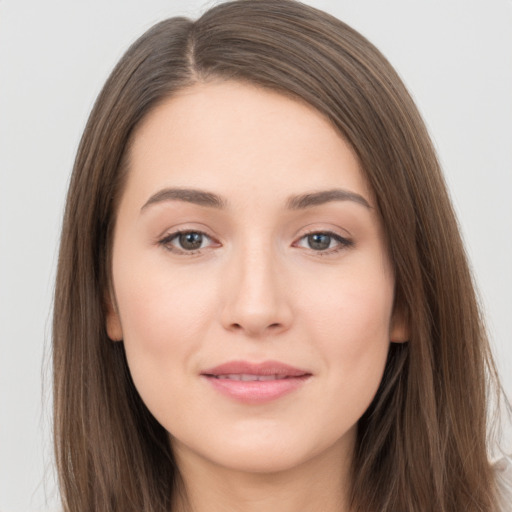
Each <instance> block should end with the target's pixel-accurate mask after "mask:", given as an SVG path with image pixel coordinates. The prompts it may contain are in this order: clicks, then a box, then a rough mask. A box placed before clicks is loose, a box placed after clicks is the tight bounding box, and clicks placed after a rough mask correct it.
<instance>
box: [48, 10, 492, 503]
mask: <svg viewBox="0 0 512 512" xmlns="http://www.w3.org/2000/svg"><path fill="white" fill-rule="evenodd" d="M54 368H55V378H54V390H55V391H54V392H55V408H54V413H55V448H56V454H57V461H58V466H59V473H60V481H61V488H62V496H63V503H64V508H65V510H69V511H73V512H75V511H81V510H123V511H127V510H148V511H149V510H155V511H156V510H162V511H163V510H173V511H189V510H194V511H203V510H269V509H279V510H283V511H286V510H295V511H296V510H322V511H331V510H338V511H349V510H350V511H365V512H367V511H374V510H375V511H377V510H378V511H393V512H397V511H413V510H414V511H422V512H423V511H427V510H432V511H433V510H435V511H459V510H469V511H472V510H473V511H477V510H478V511H494V510H497V508H496V507H498V500H499V499H500V496H499V493H498V490H497V485H496V479H495V474H494V470H493V468H492V467H491V466H490V464H489V462H488V453H487V442H486V436H487V430H488V426H487V421H486V407H487V403H488V399H489V396H490V395H489V393H493V391H492V390H493V389H494V388H493V386H497V384H496V376H495V370H494V366H493V363H492V359H491V356H490V353H489V349H488V345H487V341H486V337H485V333H484V330H483V327H482V324H481V320H480V313H479V311H478V307H477V303H476V300H475V294H474V291H473V285H472V280H471V276H470V273H469V270H468V266H467V262H466V257H465V254H464V249H463V247H462V243H461V240H460V235H459V233H458V228H457V223H456V220H455V216H454V213H453V210H452V207H451V205H450V202H449V199H448V196H447V193H446V189H445V185H444V182H443V179H442V176H441V173H440V170H439V166H438V163H437V160H436V157H435V153H434V150H433V148H432V145H431V142H430V139H429V137H428V134H427V132H426V129H425V127H424V125H423V122H422V121H421V118H420V116H419V114H418V112H417V110H416V108H415V106H414V104H413V102H412V100H411V99H410V97H409V95H408V93H407V91H406V90H405V88H404V86H403V84H402V83H401V81H400V80H399V78H398V77H397V75H396V73H395V72H394V70H393V69H392V68H391V66H390V65H389V64H388V63H387V61H386V60H385V58H384V57H383V56H382V55H381V54H380V53H379V52H378V50H376V49H375V48H374V47H373V46H372V45H371V44H370V43H369V42H368V41H366V40H365V39H364V38H363V37H362V36H361V35H359V34H358V33H356V32H355V31H354V30H352V29H351V28H349V27H347V26H346V25H344V24H343V23H342V22H340V21H338V20H336V19H334V18H332V17H330V16H328V15H327V14H324V13H322V12H320V11H317V10H315V9H313V8H310V7H306V6H304V5H302V4H300V3H298V2H293V1H289V0H279V1H275V0H268V1H266V0H258V1H239V2H230V3H226V4H222V5H220V6H217V7H214V8H212V9H211V10H210V11H208V12H207V13H205V14H204V15H203V16H202V17H201V18H200V19H199V20H197V21H196V22H191V21H189V20H186V19H183V18H173V19H170V20H167V21H164V22H162V23H160V24H158V25H156V26H155V27H153V28H152V29H151V30H149V31H148V32H147V33H146V34H144V35H143V36H142V37H141V38H140V39H139V40H138V41H137V42H135V44H134V45H133V46H132V47H131V48H130V49H129V50H128V52H127V53H126V54H125V56H124V57H123V58H122V59H121V61H120V62H119V64H118V65H117V67H116V68H115V70H114V71H113V73H112V75H111V77H110V78H109V80H108V81H107V83H106V85H105V87H104V89H103V91H102V93H101V94H100V96H99V98H98V100H97V103H96V105H95V107H94V109H93V112H92V113H91V116H90V119H89V122H88V125H87V127H86V129H85V133H84V136H83V139H82V142H81V145H80V148H79V151H78V155H77V159H76V163H75V169H74V173H73V177H72V181H71V184H70V190H69V195H68V201H67V208H66V213H65V219H64V226H63V234H62V242H61V252H60V258H59V269H58V276H57V289H56V300H55V316H54ZM491 396H492V395H491Z"/></svg>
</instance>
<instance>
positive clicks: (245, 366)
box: [201, 361, 311, 377]
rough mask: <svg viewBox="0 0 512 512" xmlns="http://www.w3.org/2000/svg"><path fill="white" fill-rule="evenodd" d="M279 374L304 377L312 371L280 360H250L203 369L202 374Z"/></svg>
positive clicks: (279, 375) (281, 375)
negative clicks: (252, 361) (254, 361)
mask: <svg viewBox="0 0 512 512" xmlns="http://www.w3.org/2000/svg"><path fill="white" fill-rule="evenodd" d="M237 374H239V375H277V376H278V377H302V376H304V375H311V372H308V371H306V370H303V369H301V368H295V367H294V366H290V365H288V364H284V363H281V362H279V361H263V362H261V363H251V362H249V361H229V362H227V363H223V364H220V365H218V366H215V367H213V368H208V369H206V370H203V371H201V375H207V376H208V375H211V376H218V375H237Z"/></svg>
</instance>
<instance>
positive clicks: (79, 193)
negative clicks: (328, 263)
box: [53, 0, 495, 512]
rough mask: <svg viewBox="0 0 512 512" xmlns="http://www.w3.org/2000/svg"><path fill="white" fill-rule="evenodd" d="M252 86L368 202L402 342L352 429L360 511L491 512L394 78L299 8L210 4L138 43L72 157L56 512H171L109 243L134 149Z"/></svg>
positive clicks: (442, 268) (58, 321)
mask: <svg viewBox="0 0 512 512" xmlns="http://www.w3.org/2000/svg"><path fill="white" fill-rule="evenodd" d="M209 79H229V80H240V81H246V82H250V83H253V84H256V85H259V86H262V87H266V88H270V89H273V90H276V91H279V92H281V93H283V94H285V95H289V96H291V97H294V98H297V99H299V100H301V101H305V102H307V103H309V104H310V105H312V106H313V107H314V108H316V109H317V110H318V111H320V112H321V113H323V114H324V115H325V116H326V117H327V118H328V119H329V120H330V121H331V122H332V123H333V124H334V126H335V127H336V128H337V129H338V130H339V132H340V133H341V134H342V135H343V136H344V137H345V139H346V140H347V141H348V142H349V143H350V144H351V145H352V147H353V148H354V150H355V151H356V153H357V155H358V157H359V159H360V162H361V165H362V168H363V170H364V172H365V174H366V176H367V179H368V181H369V183H370V184H371V187H372V189H373V191H374V193H375V196H376V198H377V202H378V207H379V209H380V213H381V216H382V219H383V225H384V226H385V231H386V235H387V239H388V244H389V250H390V253H391V259H392V262H393V265H394V270H395V276H396V304H395V307H396V308H400V309H401V311H402V312H403V314H404V315H405V316H406V317H407V320H408V324H409V328H410V340H409V342H408V343H406V344H402V345H394V344H391V348H390V352H389V356H388V362H387V366H386V370H385V374H384V378H383V381H382V384H381V386H380V388H379V391H378V393H377V395H376V397H375V399H374V401H373V403H372V404H371V406H370V408H369V409H368V411H367V412H366V413H365V414H364V416H363V417H362V418H361V420H360V421H359V426H358V438H357V444H356V452H355V458H354V461H353V468H352V506H353V510H354V511H361V512H363V511H364V512H369V511H374V512H377V511H379V512H413V511H417V512H427V511H436V512H460V511H461V510H464V511H474V512H476V511H480V512H491V511H492V510H494V506H495V505H494V504H495V497H494V492H495V491H494V481H493V474H492V470H491V468H490V465H489V463H488V454H487V444H486V432H487V425H486V404H487V401H488V395H487V393H488V389H489V388H488V384H489V383H490V382H492V381H493V379H494V378H495V371H494V366H493V364H492V359H491V356H490V353H489V348H488V343H487V340H486V336H485V332H484V328H483V326H482V322H481V316H480V312H479V309H478V305H477V301H476V299H475V293H474V289H473V283H472V278H471V275H470V272H469V270H468V264H467V259H466V255H465V253H464V248H463V245H462V243H461V238H460V235H459V230H458V226H457V222H456V219H455V215H454V212H453V209H452V206H451V204H450V200H449V197H448V194H447V191H446V187H445V183H444V181H443V178H442V175H441V172H440V169H439V165H438V161H437V158H436V155H435V151H434V149H433V147H432V143H431V141H430V138H429V136H428V134H427V131H426V129H425V126H424V124H423V122H422V120H421V118H420V115H419V114H418V111H417V109H416V107H415V105H414V103H413V101H412V100H411V98H410V96H409V94H408V92H407V91H406V89H405V87H404V85H403V84H402V82H401V80H400V79H399V77H398V76H397V74H396V72H395V71H394V70H393V68H392V67H391V66H390V64H389V63H388V62H387V60H386V59H385V58H384V57H383V56H382V55H381V53H380V52H379V51H378V50H377V49H376V48H375V47H374V46H373V45H372V44H371V43H369V42H368V41H367V40H366V39H365V38H364V37H362V36H361V35H360V34H358V33H357V32H356V31H354V30H353V29H351V28H350V27H348V26H347V25H345V24H344V23H342V22H341V21H339V20H337V19H335V18H333V17H331V16H329V15H328V14H325V13H323V12H321V11H318V10H316V9H314V8H312V7H308V6H305V5H303V4H301V3H299V2H295V1H292V0H245V1H244V0H241V1H235V2H228V3H224V4H221V5H219V6H216V7H214V8H212V9H211V10H209V11H207V12H206V13H205V14H204V15H203V16H202V17H201V18H199V19H198V20H197V21H195V22H192V21H190V20H187V19H185V18H172V19H169V20H166V21H163V22H161V23H159V24H157V25H156V26H154V27H153V28H151V29H150V30H149V31H148V32H146V33H145V34H144V35H143V36H142V37H140V38H139V39H138V40H137V41H136V42H135V43H134V44H133V45H132V46H131V48H130V49H129V50H128V51H127V53H126V54H125V55H124V56H123V58H122V59H121V61H120V62H119V63H118V65H117V66H116V68H115V69H114V71H113V72H112V74H111V76H110V77H109V79H108V81H107V83H106V84H105V86H104V88H103V90H102V92H101V94H100V95H99V97H98V99H97V101H96V104H95V106H94V108H93V111H92V113H91V115H90V118H89V121H88V124H87V126H86V129H85V132H84V134H83V137H82V141H81V144H80V147H79V150H78V154H77V157H76V162H75V166H74V170H73V175H72V179H71V184H70V188H69V194H68V198H67V206H66V211H65V217H64V224H63V230H62V239H61V247H60V256H59V264H58V275H57V284H56V292H55V308H54V322H53V364H54V421H55V452H56V458H57V465H58V471H59V476H60V486H61V494H62V500H63V504H64V510H65V511H67V512H85V511H87V512H90V511H91V510H96V511H98V512H100V511H101V512H107V511H122V512H128V511H130V510H133V511H135V510H137V511H141V510H144V511H148V512H149V511H164V510H166V511H168V510H170V506H171V501H172V496H173V492H175V489H176V488H177V487H178V486H177V483H178V481H179V472H178V470H177V468H176V467H175V464H174V460H173V455H172V452H171V449H170V447H169V443H168V440H167V433H166V432H165V430H164V428H163V427H162V426H161V425H159V424H158V423H157V422H156V420H155V419H154V418H153V417H152V415H151V414H150V413H149V411H148V410H147V409H146V407H145V405H144V404H143V403H142V401H141V399H140V397H139V395H138V393H137V391H136V390H135V388H134V386H133V383H132V381H131V378H130V374H129V371H128V368H127V364H126V360H125V354H124V350H123V345H122V343H113V342H111V341H110V340H109V339H108V337H107V334H106V330H105V304H104V298H105V295H106V293H107V289H108V286H109V279H110V246H111V243H112V240H111V238H112V237H111V234H112V229H113V226H114V224H115V217H116V208H117V203H118V201H119V197H120V195H121V194H122V191H123V183H124V181H125V177H126V173H127V172H129V161H128V159H127V158H126V155H127V152H128V148H129V144H130V140H131V137H132V135H133V133H134V131H135V129H136V127H137V125H138V123H139V122H140V121H141V119H142V118H144V116H146V115H147V114H148V112H149V111H150V110H151V109H154V108H155V106H157V105H158V104H159V103H160V102H162V101H163V100H164V99H166V98H168V97H169V96H171V95H172V94H173V93H175V92H176V91H177V90H179V89H182V88H184V87H187V86H188V85H191V84H193V83H196V82H198V81H208V80H209Z"/></svg>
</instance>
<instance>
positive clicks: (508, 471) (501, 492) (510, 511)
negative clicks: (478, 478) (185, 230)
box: [493, 455, 512, 512]
mask: <svg viewBox="0 0 512 512" xmlns="http://www.w3.org/2000/svg"><path fill="white" fill-rule="evenodd" d="M493 467H494V471H495V473H496V486H497V488H498V497H499V504H500V508H499V512H512V457H511V456H506V455H505V456H503V457H502V458H500V459H498V460H497V461H496V462H495V463H494V464H493Z"/></svg>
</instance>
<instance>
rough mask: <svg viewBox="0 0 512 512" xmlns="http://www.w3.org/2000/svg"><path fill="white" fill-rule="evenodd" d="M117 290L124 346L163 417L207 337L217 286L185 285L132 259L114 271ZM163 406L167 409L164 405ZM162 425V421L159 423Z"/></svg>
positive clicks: (138, 382) (148, 399)
mask: <svg viewBox="0 0 512 512" xmlns="http://www.w3.org/2000/svg"><path fill="white" fill-rule="evenodd" d="M115 268H116V270H117V272H116V273H115V274H114V285H115V291H116V299H117V304H118V308H119V311H120V315H121V325H122V329H123V340H124V341H123V343H124V346H125V350H126V356H127V360H128V366H129V368H130V373H131V376H132V378H133V381H134V384H135V386H136V388H137V390H138V392H139V394H140V395H141V397H142V399H143V401H144V402H145V403H146V405H147V406H148V408H149V409H150V410H151V411H152V412H153V413H154V414H155V416H159V411H165V410H166V409H167V408H168V406H169V405H171V404H172V403H174V401H175V400H177V399H178V397H177V396H176V395H175V394H173V393H170V392H169V390H171V389H180V388H181V387H182V384H183V383H182V382H181V381H180V380H179V379H180V377H182V376H183V372H184V369H190V368H193V367H194V355H195V354H196V353H197V352H198V349H199V347H200V345H201V342H202V340H203V339H204V338H205V337H206V336H207V331H208V328H209V318H210V317H211V315H212V312H213V309H214V308H215V307H216V306H215V304H216V301H215V297H216V293H215V283H214V282H210V283H209V285H208V286H206V283H204V282H203V287H202V289H201V293H198V292H197V290H198V286H199V284H200V283H198V282H197V280H192V281H191V280H190V276H189V275H188V279H185V277H184V274H185V273H183V272H172V273H171V272H170V271H169V266H168V265H165V264H163V265H162V264H160V263H158V262H154V261H153V262H150V263H149V264H148V262H146V264H144V261H143V259H137V258H133V259H131V260H130V261H126V260H125V261H124V262H123V264H122V265H121V264H118V265H117V267H115ZM162 400H164V401H166V402H168V403H167V405H166V404H164V403H160V402H161V401H162ZM157 419H159V420H160V421H161V420H162V419H163V418H157Z"/></svg>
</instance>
